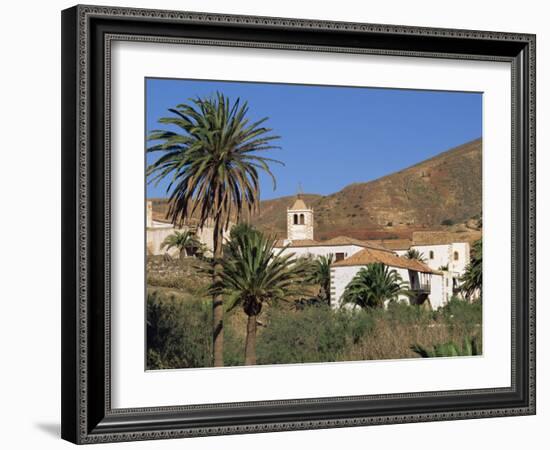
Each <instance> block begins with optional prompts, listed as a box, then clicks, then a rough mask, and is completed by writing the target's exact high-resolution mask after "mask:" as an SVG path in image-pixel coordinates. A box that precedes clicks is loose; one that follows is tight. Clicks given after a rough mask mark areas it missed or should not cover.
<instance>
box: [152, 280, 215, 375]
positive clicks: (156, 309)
mask: <svg viewBox="0 0 550 450" xmlns="http://www.w3.org/2000/svg"><path fill="white" fill-rule="evenodd" d="M211 324H212V308H211V306H210V303H209V302H207V301H205V300H203V299H200V298H199V299H193V300H190V299H185V298H183V297H182V296H178V295H175V294H171V295H163V294H161V293H160V292H158V291H152V292H150V293H149V294H148V296H147V368H148V369H171V368H187V367H208V366H211V365H212V357H211V354H212V325H211Z"/></svg>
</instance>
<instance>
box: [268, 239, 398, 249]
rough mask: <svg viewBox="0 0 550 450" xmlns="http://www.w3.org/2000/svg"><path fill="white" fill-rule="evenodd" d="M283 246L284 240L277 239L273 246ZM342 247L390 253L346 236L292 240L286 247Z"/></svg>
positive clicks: (373, 244) (378, 245) (371, 243)
mask: <svg viewBox="0 0 550 450" xmlns="http://www.w3.org/2000/svg"><path fill="white" fill-rule="evenodd" d="M284 245H285V240H284V239H279V240H278V241H277V242H276V244H275V246H276V247H283V246H284ZM343 245H356V246H358V247H365V248H373V249H376V250H380V251H386V252H390V250H388V249H387V248H385V247H384V246H382V245H381V244H379V243H378V242H375V241H361V240H359V239H354V238H350V237H347V236H338V237H335V238H332V239H327V240H326V241H314V240H311V239H300V240H294V241H292V242H290V243H289V244H288V247H323V246H330V247H332V246H334V247H336V246H343Z"/></svg>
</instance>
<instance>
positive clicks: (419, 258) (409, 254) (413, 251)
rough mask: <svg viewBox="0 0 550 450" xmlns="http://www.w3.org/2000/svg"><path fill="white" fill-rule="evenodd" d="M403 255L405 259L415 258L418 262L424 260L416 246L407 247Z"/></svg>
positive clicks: (422, 254)
mask: <svg viewBox="0 0 550 450" xmlns="http://www.w3.org/2000/svg"><path fill="white" fill-rule="evenodd" d="M404 256H405V258H407V259H415V260H417V261H420V262H426V257H425V256H424V253H420V252H419V251H418V250H417V249H416V248H409V249H408V250H407V253H405V255H404Z"/></svg>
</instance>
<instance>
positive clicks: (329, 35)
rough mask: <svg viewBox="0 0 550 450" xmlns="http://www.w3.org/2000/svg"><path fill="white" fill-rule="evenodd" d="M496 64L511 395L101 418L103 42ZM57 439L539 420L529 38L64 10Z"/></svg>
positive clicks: (220, 407) (105, 201) (107, 392)
mask: <svg viewBox="0 0 550 450" xmlns="http://www.w3.org/2000/svg"><path fill="white" fill-rule="evenodd" d="M117 40H120V41H142V42H155V43H159V44H162V43H170V44H177V43H184V44H194V45H216V46H231V47H234V46H240V47H251V48H262V49H266V51H269V49H279V50H280V49H288V50H302V51H315V52H339V53H343V52H345V53H356V54H379V55H398V56H410V57H420V58H423V57H430V58H448V59H458V60H460V59H475V60H483V61H506V62H509V63H510V64H511V68H512V80H511V81H512V83H511V84H512V92H511V100H512V117H511V130H512V141H511V147H512V173H511V177H512V192H511V196H512V211H511V214H512V236H511V241H512V260H511V273H512V286H511V290H512V324H511V325H512V340H511V348H510V351H511V355H512V358H511V360H512V373H511V380H512V383H511V386H510V387H506V388H494V389H475V390H455V391H437V392H421V393H403V394H388V395H365V396H353V397H328V398H315V399H289V400H279V401H262V402H243V403H226V404H213V405H210V404H208V405H189V406H172V407H151V408H136V409H113V408H112V407H111V357H110V327H111V323H110V308H111V297H110V211H111V205H110V179H111V178H110V177H111V174H110V64H111V52H110V49H111V43H112V42H113V41H117ZM62 187H63V189H62V236H63V238H62V424H61V425H62V428H61V430H62V431H61V433H62V437H63V438H64V439H67V440H69V441H71V442H74V443H78V444H85V443H99V442H115V441H134V440H143V439H166V438H175V437H195V436H208V435H219V434H238V433H256V432H271V431H286V430H302V429H314V428H330V427H349V426H363V425H376V424H392V423H405V422H423V421H440V420H455V419H471V418H484V417H499V416H512V415H529V414H535V36H534V35H531V34H515V33H501V32H487V31H470V30H452V29H439V28H422V27H408V26H395V25H377V24H365V23H347V22H331V21H318V20H303V19H287V18H272V17H253V16H235V15H219V14H205V13H194V12H179V11H158V10H147V9H133V8H119V7H100V6H82V5H78V6H75V7H72V8H70V9H67V10H64V11H63V12H62Z"/></svg>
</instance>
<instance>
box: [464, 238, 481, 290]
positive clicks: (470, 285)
mask: <svg viewBox="0 0 550 450" xmlns="http://www.w3.org/2000/svg"><path fill="white" fill-rule="evenodd" d="M460 281H462V285H461V286H460V290H461V291H462V292H463V293H464V296H465V297H466V298H467V299H468V300H472V298H473V297H474V295H476V294H478V295H479V296H481V291H482V285H483V243H482V240H481V239H479V240H478V241H476V242H474V245H473V246H472V251H471V259H470V262H469V263H468V265H467V266H466V270H465V271H464V274H463V275H462V277H461V278H460Z"/></svg>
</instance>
